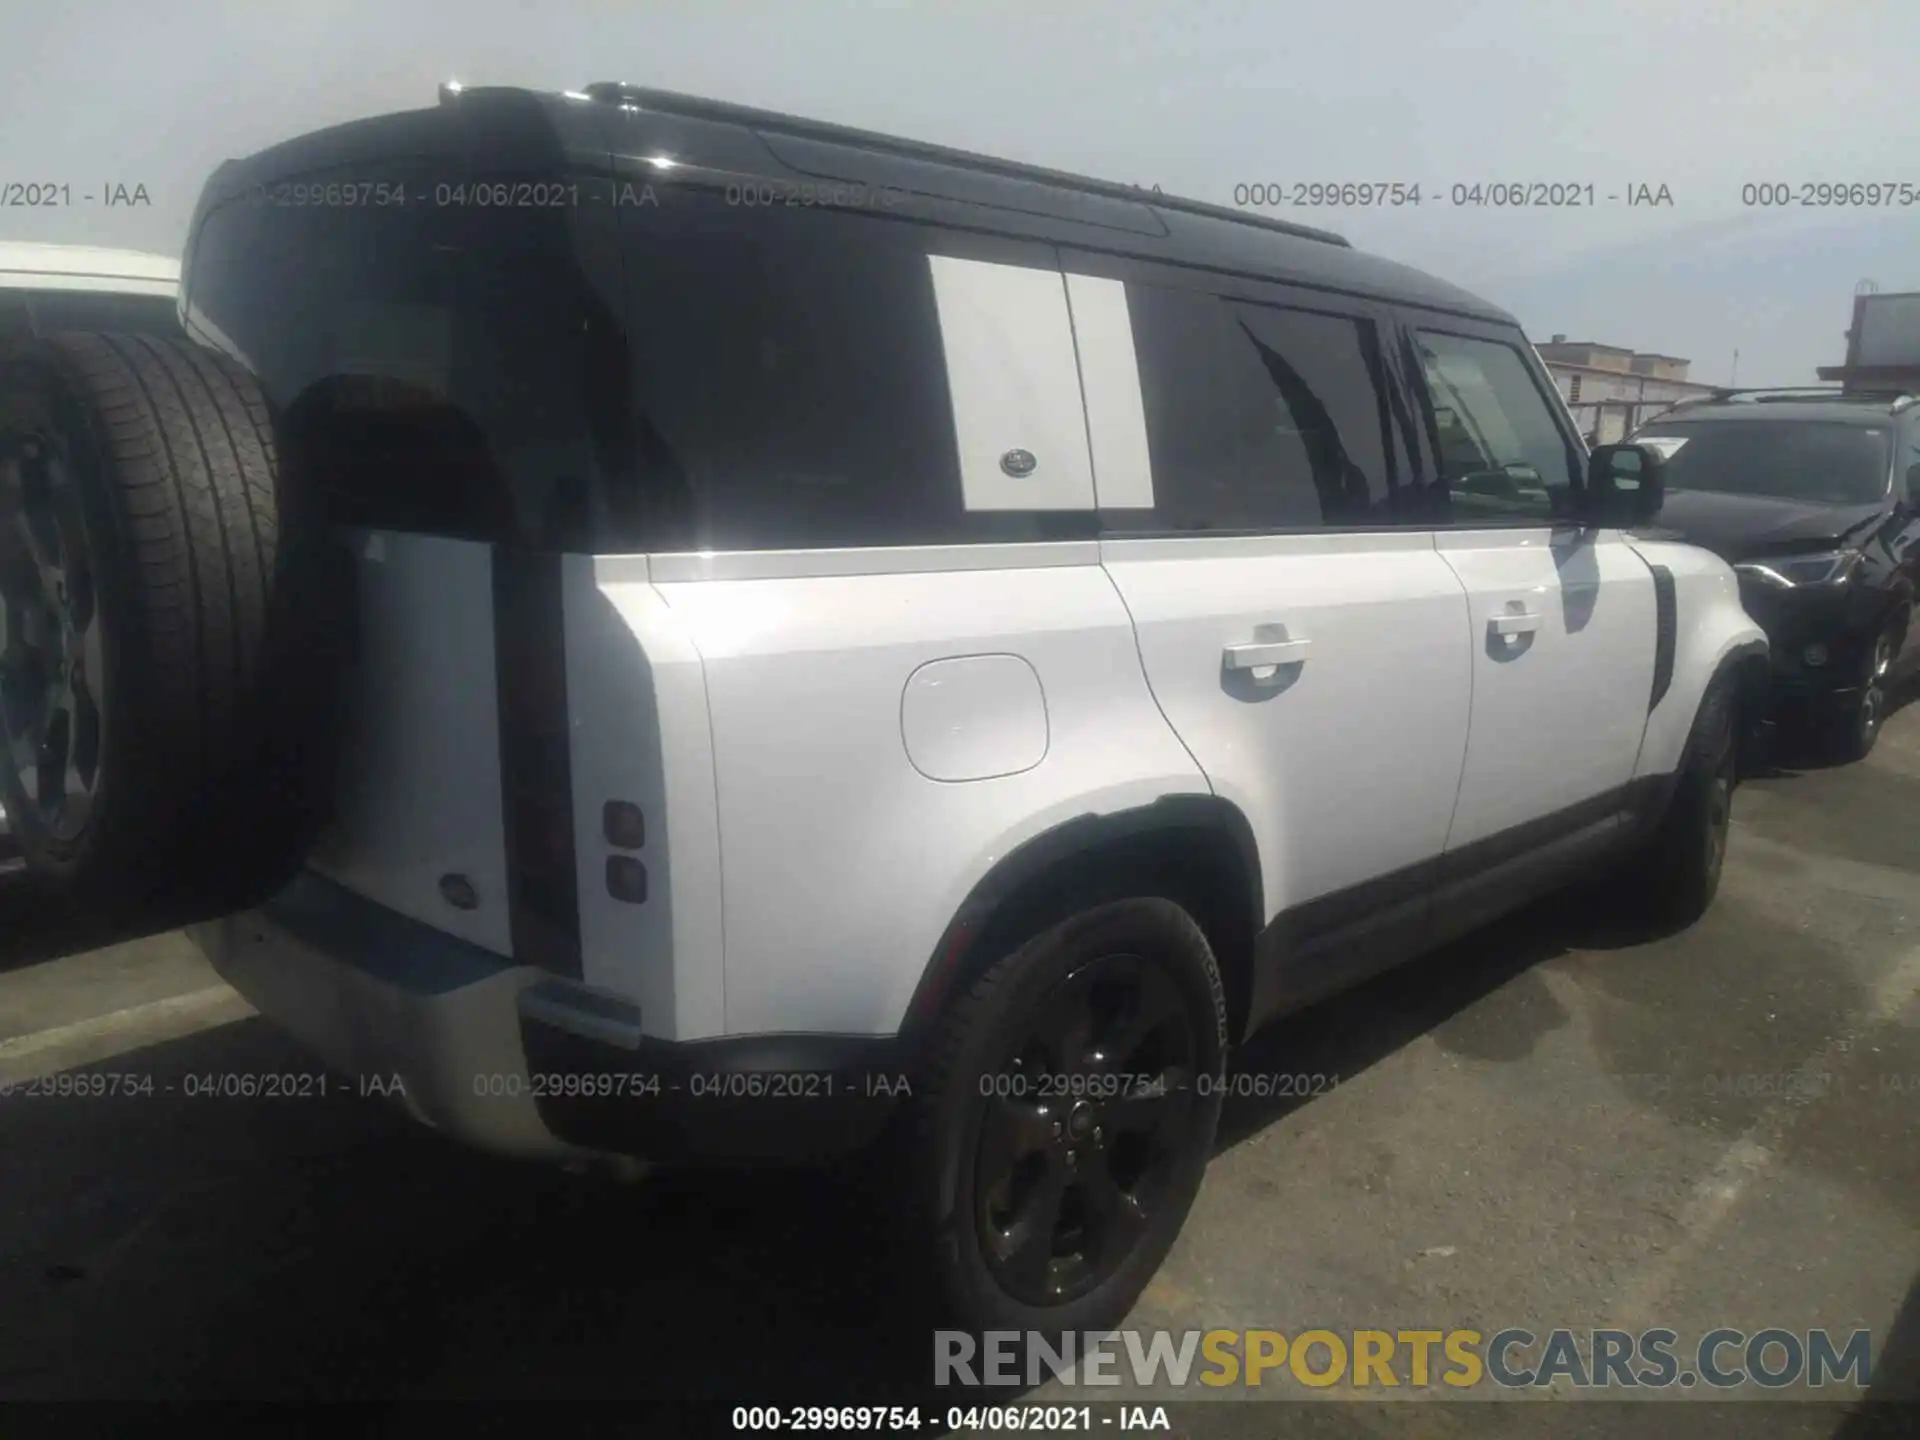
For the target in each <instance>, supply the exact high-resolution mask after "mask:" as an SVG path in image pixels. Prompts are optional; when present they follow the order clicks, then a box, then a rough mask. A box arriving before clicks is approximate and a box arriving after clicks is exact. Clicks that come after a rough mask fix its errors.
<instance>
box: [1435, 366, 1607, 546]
mask: <svg viewBox="0 0 1920 1440" xmlns="http://www.w3.org/2000/svg"><path fill="white" fill-rule="evenodd" d="M1416 343H1417V345H1418V347H1419V358H1420V365H1421V369H1422V371H1423V373H1424V374H1425V377H1426V384H1427V409H1428V414H1427V421H1428V429H1429V434H1430V436H1431V438H1432V441H1433V447H1434V453H1435V455H1436V456H1437V458H1438V461H1439V467H1440V481H1441V483H1442V485H1443V486H1444V487H1445V498H1446V503H1447V506H1448V509H1449V511H1450V513H1451V515H1452V517H1453V519H1454V520H1455V521H1457V522H1462V523H1468V524H1472V523H1480V522H1487V521H1499V520H1532V519H1546V518H1549V517H1552V516H1557V515H1563V514H1567V513H1569V510H1570V505H1569V501H1570V499H1571V496H1572V493H1573V489H1574V487H1575V486H1576V485H1578V483H1579V460H1578V457H1577V455H1576V453H1575V451H1574V449H1573V447H1572V446H1571V445H1570V444H1569V443H1568V441H1567V438H1566V436H1565V435H1564V434H1563V433H1562V432H1561V429H1560V427H1559V425H1558V424H1556V423H1555V421H1554V416H1553V411H1552V410H1551V408H1549V406H1548V403H1547V399H1546V396H1545V395H1544V394H1543V393H1542V391H1541V388H1540V386H1539V385H1538V384H1537V383H1536V382H1535V379H1534V376H1533V372H1532V371H1531V370H1530V369H1529V368H1528V366H1527V363H1526V361H1525V360H1524V359H1522V358H1521V354H1520V351H1519V349H1518V348H1517V347H1515V346H1513V345H1508V344H1504V343H1501V342H1499V341H1494V340H1479V339H1474V338H1471V337H1468V336H1463V335H1447V334H1442V333H1439V332H1436V331H1431V330H1421V331H1417V332H1416Z"/></svg>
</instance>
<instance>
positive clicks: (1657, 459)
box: [1587, 445, 1667, 525]
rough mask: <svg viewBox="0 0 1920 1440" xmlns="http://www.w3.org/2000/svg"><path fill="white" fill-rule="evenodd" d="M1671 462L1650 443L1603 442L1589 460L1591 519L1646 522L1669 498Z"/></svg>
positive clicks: (1601, 522) (1606, 522) (1614, 522)
mask: <svg viewBox="0 0 1920 1440" xmlns="http://www.w3.org/2000/svg"><path fill="white" fill-rule="evenodd" d="M1666 472H1667V462H1666V459H1665V457H1664V456H1662V455H1661V454H1660V452H1659V451H1658V450H1655V449H1654V448H1653V447H1652V446H1650V445H1601V446H1599V447H1597V448H1596V449H1595V450H1594V451H1593V453H1592V455H1590V456H1589V457H1588V459H1587V518H1588V519H1589V520H1591V521H1592V522H1593V523H1594V524H1596V525H1645V524H1646V523H1647V522H1648V521H1650V520H1652V519H1653V517H1654V516H1656V515H1658V514H1659V513H1660V507H1661V505H1662V504H1664V503H1665V501H1666Z"/></svg>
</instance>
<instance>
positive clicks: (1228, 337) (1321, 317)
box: [1127, 284, 1413, 531]
mask: <svg viewBox="0 0 1920 1440" xmlns="http://www.w3.org/2000/svg"><path fill="white" fill-rule="evenodd" d="M1127 308H1128V311H1129V313H1130V315H1131V317H1132V322H1133V332H1134V349H1135V353H1136V355H1137V357H1138V361H1139V368H1140V386H1141V400H1142V404H1143V407H1144V409H1145V412H1146V422H1147V444H1148V449H1149V452H1150V455H1151V458H1152V464H1153V492H1154V516H1153V519H1152V520H1151V521H1150V522H1148V523H1150V524H1152V525H1153V526H1154V527H1155V528H1158V529H1167V530H1179V531H1194V530H1286V529H1313V528H1318V527H1322V526H1370V525H1387V524H1394V523H1398V522H1400V521H1401V520H1403V519H1404V518H1406V517H1407V514H1409V513H1410V512H1411V509H1412V501H1413V497H1412V495H1411V494H1410V493H1409V492H1407V491H1406V490H1405V488H1404V487H1403V485H1402V483H1401V478H1402V477H1400V476H1399V475H1398V474H1397V473H1396V469H1397V467H1396V466H1395V465H1394V463H1393V455H1394V451H1393V450H1392V448H1391V447H1390V445H1389V443H1388V437H1389V427H1388V423H1387V414H1388V411H1387V406H1386V404H1385V401H1384V398H1383V397H1384V396H1385V394H1386V391H1385V384H1384V379H1383V376H1382V367H1381V363H1380V352H1379V346H1378V337H1377V334H1376V332H1375V329H1374V326H1373V325H1372V323H1371V322H1370V321H1367V320H1364V319H1356V318H1353V317H1349V316H1341V315H1330V314H1322V313H1319V312H1316V311H1310V310H1303V309H1292V308H1284V307H1280V306H1273V305H1263V304H1252V303H1248V302H1243V301H1238V300H1230V299H1226V298H1223V297H1220V296H1216V295H1210V294H1206V293H1204V292H1201V291H1194V290H1181V289H1172V288H1166V287H1161V286H1154V285H1137V284H1129V285H1128V287H1127Z"/></svg>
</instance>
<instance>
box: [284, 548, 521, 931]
mask: <svg viewBox="0 0 1920 1440" xmlns="http://www.w3.org/2000/svg"><path fill="white" fill-rule="evenodd" d="M353 548H354V556H355V561H356V570H357V574H358V578H359V606H360V621H359V640H358V650H357V656H356V663H355V667H354V674H353V680H352V685H353V695H352V697H351V703H350V705H349V727H350V728H349V732H348V741H347V748H346V754H345V757H344V760H343V775H342V779H341V783H340V786H339V789H338V792H337V793H338V805H339V818H338V820H337V821H336V823H335V824H334V825H333V826H332V827H331V828H330V829H329V830H328V831H327V833H326V834H325V835H324V836H322V838H321V841H320V843H319V845H318V847H317V848H316V849H315V851H314V853H313V854H312V855H311V856H310V857H309V858H308V863H309V864H310V865H311V866H312V868H314V869H315V870H318V871H319V872H320V873H321V874H323V875H326V876H328V877H329V878H331V879H334V880H337V881H338V882H339V883H341V884H342V885H345V886H347V887H348V888H350V889H352V890H355V891H358V892H359V893H360V894H362V895H364V896H366V897H367V898H368V899H369V900H373V901H376V902H378V903H379V904H381V905H385V906H387V907H388V908H389V909H392V910H397V911H399V912H400V913H401V914H402V915H409V916H412V917H413V918H414V919H415V920H420V921H423V922H425V923H426V924H429V925H434V926H437V927H438V928H440V929H442V930H444V931H446V932H447V933H448V934H450V935H457V936H459V937H460V938H461V939H462V940H468V941H471V942H472V943H474V944H475V945H480V946H483V947H485V948H486V949H488V950H491V951H494V952H495V953H496V954H500V955H510V954H512V953H513V946H512V935H511V931H510V929H509V926H508V919H507V852H506V833H505V825H504V822H503V820H502V812H501V791H500V784H501V781H500V719H499V712H498V708H497V707H498V704H499V699H498V696H499V691H498V688H497V686H496V685H495V668H494V647H493V570H492V557H491V553H490V551H489V549H488V547H487V546H485V545H480V544H476V543H473V542H470V541H464V540H443V539H438V538H435V537H431V536H424V535H402V534H396V533H393V532H390V531H373V532H370V533H363V534H360V535H357V536H355V537H354V547H353ZM447 874H459V875H463V876H465V877H466V879H467V880H468V881H469V882H470V883H471V884H472V885H473V888H474V890H475V891H476V892H477V894H478V896H479V900H480V903H479V906H478V907H477V908H476V909H473V910H458V909H455V908H454V907H453V906H452V905H450V904H448V903H447V901H446V900H445V898H443V897H442V895H441V893H440V879H441V877H442V876H443V875H447Z"/></svg>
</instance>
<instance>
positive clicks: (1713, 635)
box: [1629, 537, 1767, 776]
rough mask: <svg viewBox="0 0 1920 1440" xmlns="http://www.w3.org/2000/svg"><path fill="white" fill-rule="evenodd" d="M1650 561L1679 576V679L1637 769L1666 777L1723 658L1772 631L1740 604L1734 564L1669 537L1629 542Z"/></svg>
mask: <svg viewBox="0 0 1920 1440" xmlns="http://www.w3.org/2000/svg"><path fill="white" fill-rule="evenodd" d="M1629 543H1630V544H1631V545H1632V547H1633V549H1634V550H1635V551H1637V552H1638V553H1639V555H1640V556H1641V558H1642V559H1644V560H1645V561H1646V562H1647V563H1648V564H1649V565H1660V566H1663V567H1665V568H1666V569H1667V570H1669V571H1670V572H1672V574H1673V595H1674V621H1675V633H1674V645H1673V682H1672V684H1670V685H1669V686H1668V687H1667V693H1666V694H1665V695H1664V696H1662V697H1661V700H1660V703H1659V704H1658V705H1656V706H1654V708H1653V713H1652V714H1651V715H1649V716H1648V717H1647V729H1646V736H1645V738H1644V739H1643V740H1642V742H1641V745H1640V758H1639V760H1638V761H1637V762H1636V763H1635V765H1634V770H1633V773H1634V774H1635V775H1636V776H1638V775H1666V774H1670V773H1672V771H1673V770H1674V768H1675V767H1676V766H1678V765H1679V764H1680V760H1681V756H1682V754H1683V752H1684V751H1685V750H1686V745H1687V737H1688V736H1689V735H1690V734H1692V732H1693V721H1694V716H1695V715H1696V714H1698V713H1699V710H1700V701H1701V698H1702V697H1703V696H1704V695H1705V694H1706V689H1707V685H1708V683H1709V682H1710V681H1711V680H1712V679H1713V676H1714V672H1715V671H1716V670H1718V669H1719V668H1720V662H1721V661H1722V660H1723V659H1725V658H1726V656H1727V655H1728V654H1730V653H1731V652H1732V651H1733V650H1734V649H1735V648H1736V647H1737V646H1740V645H1751V644H1753V643H1755V642H1758V643H1760V644H1763V645H1764V644H1765V643H1766V639H1767V635H1766V632H1765V631H1764V630H1762V629H1761V628H1760V627H1759V626H1758V625H1757V624H1755V623H1754V620H1753V617H1752V616H1750V615H1748V614H1747V611H1746V607H1745V606H1743V605H1742V604H1741V603H1740V584H1739V581H1738V580H1736V579H1735V578H1734V574H1733V568H1732V567H1731V566H1729V565H1728V564H1727V563H1726V561H1724V560H1722V559H1721V558H1720V557H1719V556H1717V555H1715V554H1713V553H1712V552H1710V551H1707V550H1702V549H1700V548H1698V547H1697V546H1693V545H1682V544H1678V543H1676V542H1673V541H1667V540H1643V539H1640V538H1638V537H1635V538H1634V539H1633V540H1632V541H1630V542H1629Z"/></svg>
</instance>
